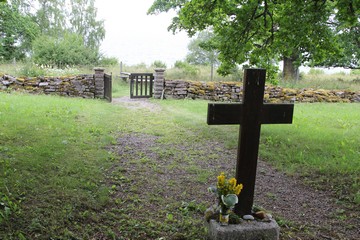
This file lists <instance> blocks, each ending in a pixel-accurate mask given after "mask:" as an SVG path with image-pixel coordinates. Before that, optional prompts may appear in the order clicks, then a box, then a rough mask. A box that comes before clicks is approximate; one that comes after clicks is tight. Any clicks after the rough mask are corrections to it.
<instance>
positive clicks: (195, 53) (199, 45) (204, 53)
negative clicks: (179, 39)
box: [186, 31, 219, 66]
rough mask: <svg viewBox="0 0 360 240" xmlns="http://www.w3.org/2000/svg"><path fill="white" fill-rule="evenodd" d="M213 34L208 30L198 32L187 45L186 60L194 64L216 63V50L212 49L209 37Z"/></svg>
mask: <svg viewBox="0 0 360 240" xmlns="http://www.w3.org/2000/svg"><path fill="white" fill-rule="evenodd" d="M212 37H213V34H212V33H211V32H209V31H202V32H200V33H199V34H198V35H197V37H196V38H195V39H193V40H191V42H190V43H189V45H188V49H189V53H188V54H187V56H186V61H187V62H188V63H190V64H195V65H213V66H214V65H217V64H218V63H219V61H218V59H217V55H218V54H217V51H216V50H214V49H212V48H213V46H212V44H211V38H212Z"/></svg>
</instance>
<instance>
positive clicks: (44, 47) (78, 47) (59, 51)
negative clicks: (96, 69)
mask: <svg viewBox="0 0 360 240" xmlns="http://www.w3.org/2000/svg"><path fill="white" fill-rule="evenodd" d="M33 59H34V62H35V63H37V64H44V65H52V66H57V67H60V68H62V67H65V66H67V65H69V66H73V65H94V64H96V62H97V59H98V55H97V52H94V51H93V50H92V49H91V48H87V47H86V46H85V45H84V41H83V38H82V37H81V36H80V35H77V34H72V33H66V34H65V35H64V36H63V37H62V38H54V37H50V36H45V35H43V36H40V37H39V38H37V39H36V40H35V41H34V43H33Z"/></svg>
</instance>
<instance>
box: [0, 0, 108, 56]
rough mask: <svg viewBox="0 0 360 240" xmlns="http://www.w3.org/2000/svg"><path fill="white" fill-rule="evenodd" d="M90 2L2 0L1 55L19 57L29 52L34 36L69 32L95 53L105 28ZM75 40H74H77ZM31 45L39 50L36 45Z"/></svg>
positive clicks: (61, 35) (62, 35)
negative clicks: (4, 0) (5, 0)
mask: <svg viewBox="0 0 360 240" xmlns="http://www.w3.org/2000/svg"><path fill="white" fill-rule="evenodd" d="M94 4H95V0H71V1H70V0H34V1H30V0H8V1H7V4H6V3H2V4H1V5H0V11H1V12H0V13H1V18H0V35H1V36H3V39H2V40H1V45H0V46H1V47H2V48H1V49H0V56H2V57H3V58H5V59H9V58H12V57H16V58H22V57H24V56H25V53H30V50H31V49H32V48H31V45H32V41H33V40H34V39H35V37H37V36H42V37H41V38H44V36H47V37H48V38H49V39H50V38H58V39H60V40H65V39H68V38H69V34H70V35H72V36H74V34H76V35H78V36H77V37H76V40H78V39H82V41H83V44H82V46H83V47H86V48H88V49H89V50H91V51H93V52H94V54H93V55H97V56H99V46H100V43H101V41H102V40H103V39H104V37H105V29H104V21H103V20H97V19H96V17H97V9H96V8H95V6H94ZM46 42H49V41H46ZM75 43H76V44H78V41H76V42H75ZM67 46H69V47H70V45H67ZM50 47H51V46H49V48H46V49H50ZM33 49H34V50H40V49H38V48H37V47H35V48H33ZM16 50H17V51H16ZM69 50H70V49H69ZM42 53H43V49H42V51H41V54H42ZM41 54H40V53H36V54H35V55H37V56H39V55H41Z"/></svg>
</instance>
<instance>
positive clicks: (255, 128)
mask: <svg viewBox="0 0 360 240" xmlns="http://www.w3.org/2000/svg"><path fill="white" fill-rule="evenodd" d="M265 75H266V71H265V69H246V70H245V73H244V82H243V101H242V104H231V103H230V104H221V103H220V104H215V103H209V105H208V118H207V123H208V124H209V125H219V124H240V125H241V127H240V133H239V145H238V153H237V164H236V176H235V177H236V180H237V182H238V183H242V184H243V186H244V188H243V190H242V191H241V193H240V195H239V202H238V204H237V205H236V206H235V213H236V214H238V215H239V216H244V215H247V214H251V210H252V206H253V202H254V190H255V179H256V167H257V159H258V152H259V142H260V129H261V124H281V123H292V116H293V111H294V105H293V104H263V99H264V91H265Z"/></svg>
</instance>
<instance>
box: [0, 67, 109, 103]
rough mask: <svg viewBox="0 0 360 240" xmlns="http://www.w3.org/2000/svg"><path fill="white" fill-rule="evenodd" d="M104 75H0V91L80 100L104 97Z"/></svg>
mask: <svg viewBox="0 0 360 240" xmlns="http://www.w3.org/2000/svg"><path fill="white" fill-rule="evenodd" d="M101 76H102V78H101ZM103 76H104V74H103V73H99V72H96V73H95V74H81V75H77V76H63V77H26V78H22V77H13V76H10V75H0V91H13V90H15V91H25V92H28V93H34V94H56V95H61V96H71V97H82V98H103V97H104V77H103Z"/></svg>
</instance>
